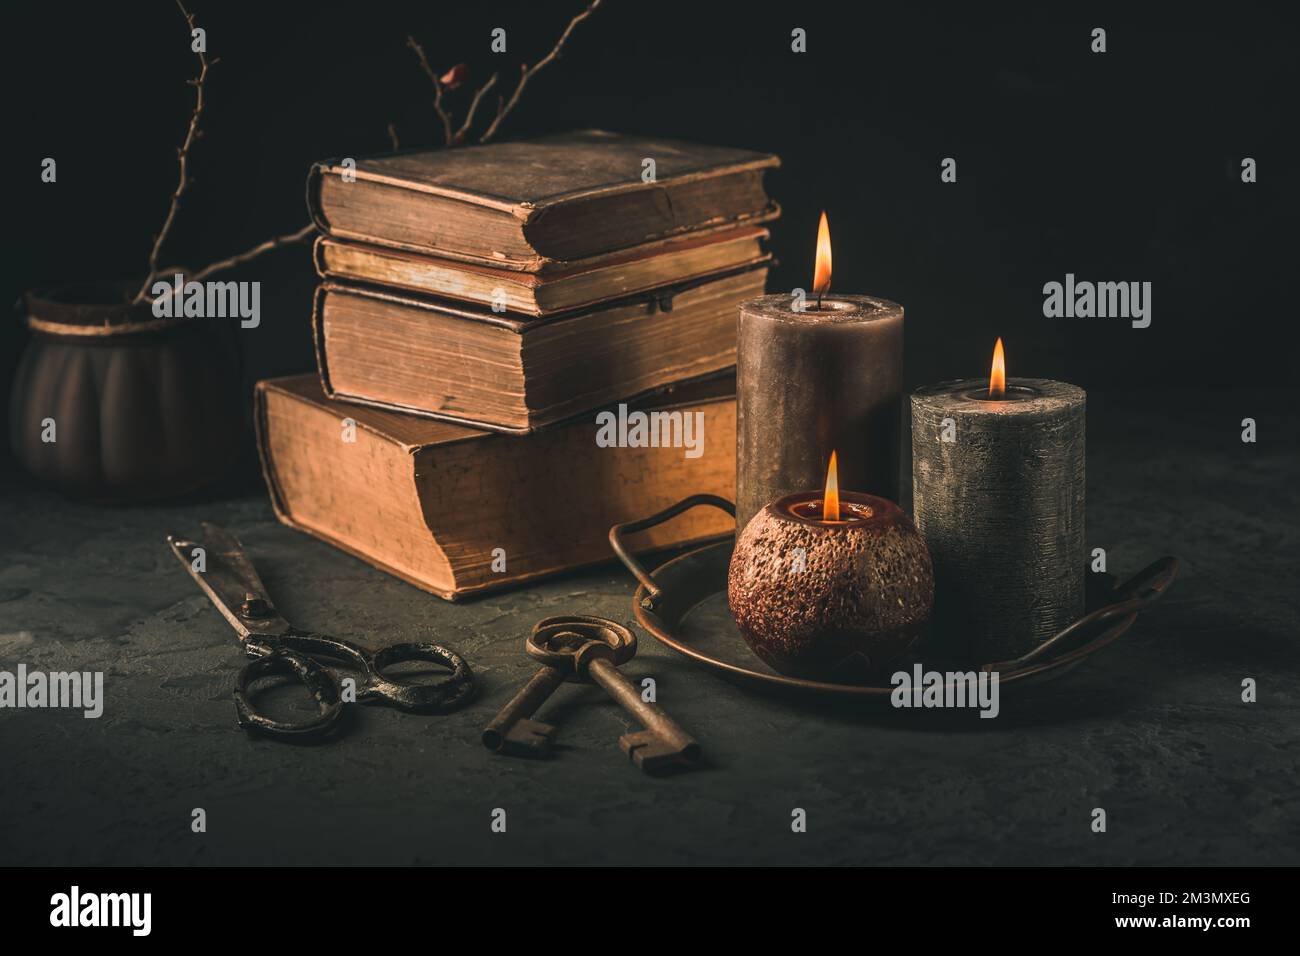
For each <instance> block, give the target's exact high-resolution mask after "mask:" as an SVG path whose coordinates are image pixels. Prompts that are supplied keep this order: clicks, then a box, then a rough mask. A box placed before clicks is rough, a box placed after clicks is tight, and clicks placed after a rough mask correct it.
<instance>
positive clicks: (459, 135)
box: [452, 73, 497, 145]
mask: <svg viewBox="0 0 1300 956" xmlns="http://www.w3.org/2000/svg"><path fill="white" fill-rule="evenodd" d="M496 85H497V74H495V73H493V74H492V75H491V76H490V77H488V81H487V82H486V83H484V84H483V85H482V86H480V87H479V88H478V89H477V90H476V91H475V92H474V99H473V100H472V101H471V102H470V104H469V112H468V113H466V114H465V122H464V123H462V124H461V126H460V129H458V130H456V136H455V138H454V139H453V140H452V144H453V145H459V144H460V143H463V142H465V137H466V136H468V135H469V129H470V127H471V126H473V125H474V114H475V113H477V112H478V104H479V101H480V100H481V99H483V97H484V96H485V95H487V93H488V92H489V91H490V90H491V89H492V87H494V86H496Z"/></svg>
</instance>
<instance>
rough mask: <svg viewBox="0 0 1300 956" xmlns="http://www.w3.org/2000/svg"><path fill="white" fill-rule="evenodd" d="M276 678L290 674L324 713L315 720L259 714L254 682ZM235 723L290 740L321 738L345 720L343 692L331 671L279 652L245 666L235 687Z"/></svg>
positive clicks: (302, 658) (307, 660) (305, 659)
mask: <svg viewBox="0 0 1300 956" xmlns="http://www.w3.org/2000/svg"><path fill="white" fill-rule="evenodd" d="M273 674H288V675H289V676H291V677H293V678H295V679H296V680H297V681H298V683H300V684H302V685H303V686H304V687H306V688H307V690H308V691H310V692H311V695H312V697H313V698H314V699H315V701H316V706H317V708H318V709H319V711H320V713H319V714H318V715H317V716H316V717H315V718H314V719H308V720H302V721H291V720H277V719H275V718H273V717H267V716H266V715H265V714H263V713H261V712H259V711H258V710H257V708H256V707H255V706H254V704H253V695H252V693H251V692H250V687H251V686H252V684H253V682H254V681H256V680H258V679H260V678H263V677H270V676H271V675H273ZM234 697H235V719H236V720H238V721H239V726H241V727H243V728H244V729H245V730H247V731H255V732H258V733H264V734H267V735H269V736H272V737H280V738H284V739H290V740H306V739H309V738H313V737H321V736H324V735H325V734H328V733H329V732H330V731H331V730H333V729H334V727H335V725H336V724H337V723H338V722H339V718H340V717H342V716H343V700H342V690H341V688H340V687H339V683H338V681H337V680H335V679H334V676H333V675H332V674H330V672H329V671H327V670H325V668H323V667H321V666H320V665H319V664H317V663H316V662H315V661H313V660H312V659H311V658H309V657H303V656H302V655H300V654H295V653H294V652H293V651H286V650H281V651H275V652H274V653H271V654H267V655H265V656H263V657H258V658H256V659H254V660H252V661H249V662H248V663H247V664H245V665H244V666H243V667H242V668H240V671H239V678H238V680H237V681H236V684H235V693H234Z"/></svg>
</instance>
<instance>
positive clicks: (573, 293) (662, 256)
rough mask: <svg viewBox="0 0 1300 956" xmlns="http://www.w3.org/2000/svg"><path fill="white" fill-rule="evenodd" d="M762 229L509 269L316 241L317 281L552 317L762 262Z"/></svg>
mask: <svg viewBox="0 0 1300 956" xmlns="http://www.w3.org/2000/svg"><path fill="white" fill-rule="evenodd" d="M767 235H768V233H767V230H766V229H763V228H761V227H757V226H750V227H741V228H739V229H728V230H726V231H724V232H710V233H707V234H705V235H698V234H692V235H691V236H690V237H688V238H685V239H678V240H675V241H671V242H663V241H660V242H653V243H647V244H645V245H641V246H637V247H636V248H634V249H628V250H625V251H623V252H618V253H607V254H605V255H602V256H593V257H592V258H590V259H583V260H580V261H578V262H574V263H571V264H569V265H567V266H564V267H559V266H556V265H554V264H553V265H551V266H548V267H547V268H544V269H542V270H540V271H538V272H511V271H508V270H505V269H490V268H488V267H487V266H479V265H473V264H470V263H465V262H458V261H456V260H455V259H440V258H437V257H435V256H428V255H419V254H417V253H413V252H407V251H405V250H402V249H393V248H389V247H386V246H375V245H370V244H367V243H361V242H340V241H338V240H337V239H330V238H328V237H325V236H321V237H320V238H318V239H317V240H316V246H315V261H316V272H317V273H318V274H319V275H320V276H321V278H323V279H340V280H344V281H346V282H360V283H366V284H374V285H383V286H388V287H390V288H396V289H405V290H408V291H412V292H419V293H423V294H425V295H433V296H445V297H446V298H449V299H456V300H459V301H462V302H472V303H475V304H477V305H482V306H486V307H488V308H493V307H494V306H495V307H497V308H498V309H503V310H505V311H508V312H515V313H519V314H521V315H532V316H541V315H557V314H559V313H561V312H570V311H573V310H575V309H580V308H585V307H587V306H591V305H596V304H598V303H600V302H607V301H609V300H612V299H622V298H626V297H628V296H630V295H635V294H636V293H639V292H646V291H649V290H651V289H656V288H659V287H661V286H665V285H672V284H674V283H680V282H683V281H690V280H692V279H697V278H700V277H702V276H706V275H709V274H712V273H717V272H726V271H730V270H732V269H736V268H739V267H741V266H746V265H757V264H758V263H761V262H766V261H767V260H768V259H769V258H770V256H768V255H766V254H765V253H764V252H763V249H762V241H763V240H764V239H766V238H767Z"/></svg>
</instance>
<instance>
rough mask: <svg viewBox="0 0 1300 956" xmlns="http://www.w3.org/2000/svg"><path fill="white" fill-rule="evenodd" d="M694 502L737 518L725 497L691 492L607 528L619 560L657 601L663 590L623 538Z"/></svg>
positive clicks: (685, 508) (734, 507)
mask: <svg viewBox="0 0 1300 956" xmlns="http://www.w3.org/2000/svg"><path fill="white" fill-rule="evenodd" d="M696 505H713V507H715V508H719V509H721V510H723V511H725V512H726V513H727V514H729V515H731V517H733V518H734V517H736V506H735V505H734V504H732V503H731V502H730V501H728V500H727V499H726V498H720V497H719V496H717V495H691V496H690V497H689V498H683V499H682V500H681V501H679V502H677V504H675V505H671V506H670V507H667V508H665V509H664V510H663V511H659V512H656V513H655V514H652V515H651V516H650V517H648V518H641V519H639V520H637V521H625V522H624V523H623V524H616V525H614V527H612V528H610V529H609V546H610V547H611V548H613V549H614V553H615V554H616V555H618V559H619V560H620V561H622V562H623V564H624V565H626V567H627V569H628V570H629V571H631V572H632V575H633V576H634V577H635V578H636V579H637V580H638V581H639V582H641V586H642V587H643V588H645V589H646V593H647V594H649V595H650V598H651V600H657V599H658V598H659V596H660V595H661V594H662V593H663V592H662V591H661V590H660V589H659V585H657V584H655V582H654V578H652V577H651V576H650V572H649V571H647V570H646V569H645V565H643V564H642V563H641V562H640V561H638V560H637V559H636V557H634V556H633V554H632V552H631V551H629V550H628V549H627V545H626V544H625V543H624V542H623V537H624V536H625V535H629V534H636V533H637V532H638V531H646V530H648V529H650V528H653V527H654V526H655V525H660V524H663V523H664V522H665V521H667V520H668V519H669V518H676V517H677V516H678V515H679V514H681V513H682V512H683V511H690V510H691V509H692V508H694V507H695V506H696Z"/></svg>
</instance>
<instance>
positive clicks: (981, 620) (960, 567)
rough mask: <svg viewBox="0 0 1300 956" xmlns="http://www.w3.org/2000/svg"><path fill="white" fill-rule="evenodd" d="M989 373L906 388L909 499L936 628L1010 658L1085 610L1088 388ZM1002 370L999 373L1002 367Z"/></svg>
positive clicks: (982, 656) (984, 658)
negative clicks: (929, 578) (929, 563)
mask: <svg viewBox="0 0 1300 956" xmlns="http://www.w3.org/2000/svg"><path fill="white" fill-rule="evenodd" d="M1001 349H1002V340H1001V339H999V340H998V345H997V351H996V353H995V361H994V377H993V381H992V382H991V381H990V380H988V379H967V380H965V381H959V382H944V383H942V384H939V385H930V386H927V387H925V388H921V389H918V390H917V391H916V392H914V393H913V394H912V508H913V511H914V512H915V518H916V526H917V528H918V529H919V530H920V532H921V535H922V536H923V537H924V538H925V542H926V544H927V545H928V546H929V548H930V556H931V558H932V559H933V562H934V586H935V608H934V620H935V623H936V626H937V634H938V635H939V636H940V639H941V640H943V641H945V642H947V643H948V644H949V645H950V648H951V649H954V650H958V651H959V652H961V653H963V654H964V655H965V656H967V657H968V659H969V660H970V662H971V663H978V664H987V663H992V662H996V661H1005V660H1011V659H1014V658H1016V657H1018V656H1020V655H1021V654H1024V653H1025V652H1027V651H1029V650H1032V649H1033V648H1034V647H1035V646H1036V645H1037V644H1039V643H1040V642H1042V641H1043V640H1045V639H1046V638H1048V637H1050V636H1051V635H1053V634H1055V633H1056V632H1057V631H1059V630H1060V629H1061V628H1063V627H1065V626H1066V625H1067V624H1070V623H1071V622H1073V621H1075V620H1076V619H1078V618H1079V616H1080V615H1082V613H1083V585H1084V581H1083V578H1084V561H1085V555H1084V537H1083V534H1084V527H1083V525H1084V402H1085V394H1084V391H1083V389H1081V388H1077V387H1075V386H1074V385H1067V384H1065V383H1064V382H1053V381H1048V380H1047V379H1038V378H1015V379H1010V380H1008V379H1006V377H1005V370H1004V369H1003V368H1001V367H1000V363H999V360H1000V359H1001V357H1002V351H1001ZM999 376H1000V377H999Z"/></svg>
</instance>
